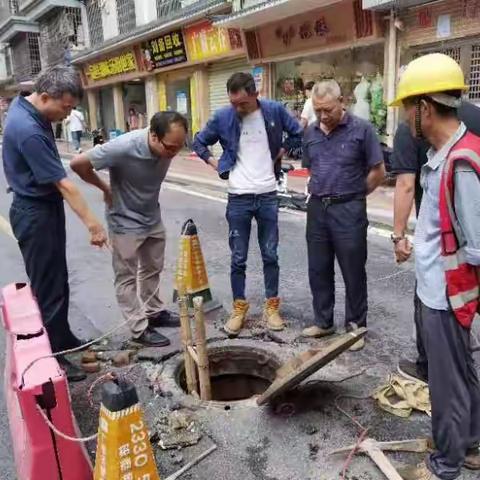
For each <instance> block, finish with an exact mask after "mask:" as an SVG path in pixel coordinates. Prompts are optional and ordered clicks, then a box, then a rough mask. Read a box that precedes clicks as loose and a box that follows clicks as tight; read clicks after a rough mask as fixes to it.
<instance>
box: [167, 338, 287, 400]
mask: <svg viewBox="0 0 480 480" xmlns="http://www.w3.org/2000/svg"><path fill="white" fill-rule="evenodd" d="M208 358H209V363H210V382H211V385H212V400H213V401H216V402H235V401H240V400H246V399H248V398H251V397H253V396H255V395H261V394H262V393H264V392H265V391H266V390H267V389H268V387H269V386H270V385H271V384H272V383H273V381H274V380H275V377H276V372H277V370H278V369H279V368H280V366H281V363H280V361H279V360H278V359H277V358H276V357H275V356H274V355H273V354H271V353H270V352H266V351H265V350H260V349H257V348H253V347H247V346H238V345H237V346H229V347H213V348H210V349H209V353H208ZM176 381H177V383H178V384H179V385H180V387H181V388H182V390H183V391H184V392H187V382H186V377H185V365H184V362H183V361H182V362H181V364H180V365H179V367H178V369H177V372H176Z"/></svg>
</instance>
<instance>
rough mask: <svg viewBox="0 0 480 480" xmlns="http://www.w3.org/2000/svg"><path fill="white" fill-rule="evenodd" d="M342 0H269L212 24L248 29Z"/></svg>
mask: <svg viewBox="0 0 480 480" xmlns="http://www.w3.org/2000/svg"><path fill="white" fill-rule="evenodd" d="M341 1H342V0H270V1H267V2H262V3H259V4H258V5H254V6H252V7H248V8H244V9H243V10H241V11H239V12H235V13H233V14H231V15H226V16H225V17H223V18H219V19H217V20H216V21H215V22H213V24H214V25H215V26H217V27H231V28H243V29H249V28H254V27H258V26H259V25H264V24H266V23H270V22H276V21H278V20H282V19H283V18H286V17H291V16H293V15H297V14H298V13H299V12H301V13H305V12H308V11H309V10H315V9H318V8H321V7H326V6H328V5H333V4H335V3H339V2H341Z"/></svg>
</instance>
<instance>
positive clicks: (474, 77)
mask: <svg viewBox="0 0 480 480" xmlns="http://www.w3.org/2000/svg"><path fill="white" fill-rule="evenodd" d="M469 83H470V89H469V91H468V98H470V99H472V100H478V99H480V44H476V45H472V52H471V57H470V81H469Z"/></svg>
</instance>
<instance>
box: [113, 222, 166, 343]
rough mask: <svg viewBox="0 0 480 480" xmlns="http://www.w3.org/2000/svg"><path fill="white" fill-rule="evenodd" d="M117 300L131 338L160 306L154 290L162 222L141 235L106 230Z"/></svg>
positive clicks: (162, 254)
mask: <svg viewBox="0 0 480 480" xmlns="http://www.w3.org/2000/svg"><path fill="white" fill-rule="evenodd" d="M110 241H111V243H112V249H113V255H112V264H113V271H114V273H115V291H116V295H117V302H118V305H119V307H120V310H121V311H122V314H123V316H124V318H125V319H128V320H129V327H130V330H131V331H132V335H133V336H134V337H139V336H140V335H141V334H142V333H143V331H144V330H145V329H146V328H147V326H148V319H149V318H151V317H154V316H155V315H157V314H158V313H160V312H161V311H162V310H163V309H164V304H163V302H162V300H161V299H160V293H159V290H158V287H159V282H160V273H161V272H162V270H163V264H164V258H165V241H166V232H165V228H164V226H163V225H162V224H160V225H158V226H157V227H155V228H154V229H152V231H150V232H148V233H145V234H128V233H127V234H115V233H112V232H110Z"/></svg>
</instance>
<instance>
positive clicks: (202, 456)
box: [165, 445, 217, 480]
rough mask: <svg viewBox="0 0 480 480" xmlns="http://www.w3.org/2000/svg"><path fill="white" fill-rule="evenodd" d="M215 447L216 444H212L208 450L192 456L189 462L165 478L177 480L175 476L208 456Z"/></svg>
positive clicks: (178, 475) (178, 476)
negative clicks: (194, 456)
mask: <svg viewBox="0 0 480 480" xmlns="http://www.w3.org/2000/svg"><path fill="white" fill-rule="evenodd" d="M216 449H217V446H216V445H212V446H211V447H210V448H209V449H208V450H205V452H203V453H202V454H200V455H199V456H198V457H197V458H194V459H193V460H192V461H191V462H188V463H187V464H186V465H185V466H183V467H182V468H181V469H180V470H179V471H178V472H175V473H174V474H172V475H170V476H168V477H167V478H166V479H165V480H177V478H180V476H181V475H183V474H184V473H185V472H187V471H188V470H190V469H191V468H192V467H193V466H195V465H196V464H197V463H199V462H201V461H202V460H203V459H204V458H206V457H208V456H209V455H210V454H211V453H212V452H214V451H215V450H216Z"/></svg>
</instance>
